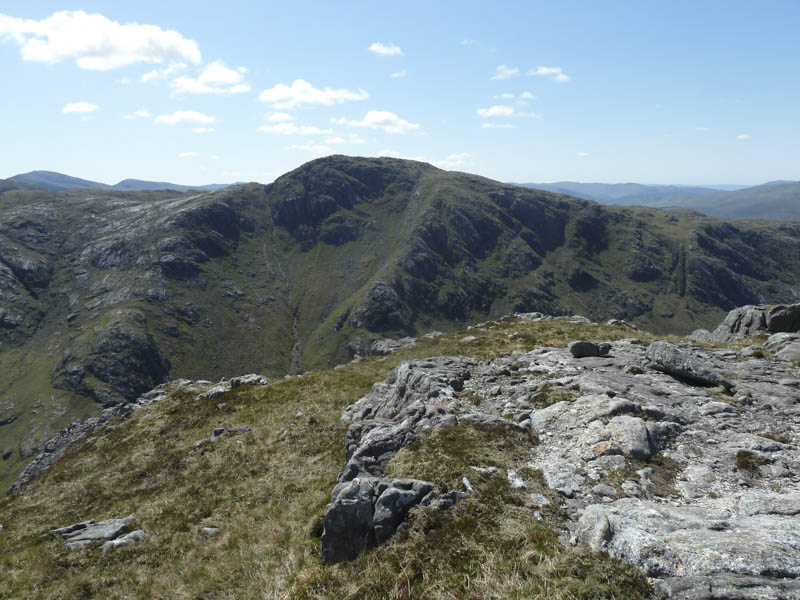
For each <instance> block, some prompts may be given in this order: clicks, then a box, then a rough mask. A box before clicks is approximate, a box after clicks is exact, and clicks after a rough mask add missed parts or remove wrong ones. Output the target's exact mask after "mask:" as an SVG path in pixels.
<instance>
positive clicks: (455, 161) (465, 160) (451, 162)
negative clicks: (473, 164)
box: [431, 152, 472, 171]
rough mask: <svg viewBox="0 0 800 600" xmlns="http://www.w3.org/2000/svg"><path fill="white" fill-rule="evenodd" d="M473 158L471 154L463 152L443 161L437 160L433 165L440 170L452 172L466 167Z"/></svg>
mask: <svg viewBox="0 0 800 600" xmlns="http://www.w3.org/2000/svg"><path fill="white" fill-rule="evenodd" d="M471 157H472V155H471V154H469V153H467V152H462V153H461V154H451V155H450V156H448V157H447V158H445V159H443V160H435V161H433V163H431V164H433V166H434V167H439V168H440V169H445V170H446V171H452V170H453V169H457V168H459V167H466V166H467V165H468V164H469V159H470V158H471Z"/></svg>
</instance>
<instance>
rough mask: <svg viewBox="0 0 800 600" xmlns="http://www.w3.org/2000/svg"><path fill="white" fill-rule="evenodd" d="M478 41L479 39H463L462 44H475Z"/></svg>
mask: <svg viewBox="0 0 800 600" xmlns="http://www.w3.org/2000/svg"><path fill="white" fill-rule="evenodd" d="M477 43H478V40H461V45H462V46H474V45H476V44H477Z"/></svg>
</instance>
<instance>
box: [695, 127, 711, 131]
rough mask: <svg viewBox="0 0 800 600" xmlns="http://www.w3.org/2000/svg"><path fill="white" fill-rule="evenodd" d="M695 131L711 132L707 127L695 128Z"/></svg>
mask: <svg viewBox="0 0 800 600" xmlns="http://www.w3.org/2000/svg"><path fill="white" fill-rule="evenodd" d="M694 130H695V131H711V130H710V129H709V128H708V127H695V128H694Z"/></svg>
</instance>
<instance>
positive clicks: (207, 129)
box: [192, 127, 216, 133]
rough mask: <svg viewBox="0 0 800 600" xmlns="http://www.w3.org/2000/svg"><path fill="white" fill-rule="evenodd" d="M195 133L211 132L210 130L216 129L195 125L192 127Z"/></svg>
mask: <svg viewBox="0 0 800 600" xmlns="http://www.w3.org/2000/svg"><path fill="white" fill-rule="evenodd" d="M192 131H194V132H195V133H211V132H212V131H216V129H214V128H213V127H195V128H194V129H192Z"/></svg>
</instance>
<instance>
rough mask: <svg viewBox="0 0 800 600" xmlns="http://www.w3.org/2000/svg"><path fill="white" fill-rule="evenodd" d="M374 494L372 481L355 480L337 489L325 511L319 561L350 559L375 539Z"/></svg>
mask: <svg viewBox="0 0 800 600" xmlns="http://www.w3.org/2000/svg"><path fill="white" fill-rule="evenodd" d="M374 496H375V492H374V490H373V489H372V482H371V481H369V480H365V481H362V480H361V479H359V478H355V479H353V480H351V481H349V482H348V483H347V485H345V486H343V487H341V488H340V489H338V490H337V493H336V494H335V495H334V497H333V498H332V499H331V503H330V504H329V505H328V506H327V507H326V509H325V529H324V530H323V533H322V560H323V561H324V562H327V563H335V562H341V561H343V560H352V559H354V558H355V557H356V556H358V555H359V554H360V553H361V551H362V550H365V549H366V548H368V547H370V546H371V545H372V544H373V543H374V540H375V533H374V531H373V521H372V515H373V513H374V504H375V500H374Z"/></svg>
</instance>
